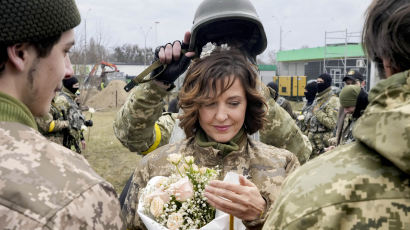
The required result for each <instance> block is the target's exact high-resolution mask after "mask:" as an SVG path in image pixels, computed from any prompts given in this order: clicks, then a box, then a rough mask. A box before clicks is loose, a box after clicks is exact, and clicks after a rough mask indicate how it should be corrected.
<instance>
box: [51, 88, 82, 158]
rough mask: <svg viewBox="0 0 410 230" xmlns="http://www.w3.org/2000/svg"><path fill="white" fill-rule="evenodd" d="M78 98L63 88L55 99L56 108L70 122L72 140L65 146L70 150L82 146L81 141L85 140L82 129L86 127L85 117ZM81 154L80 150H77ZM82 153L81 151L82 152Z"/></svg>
mask: <svg viewBox="0 0 410 230" xmlns="http://www.w3.org/2000/svg"><path fill="white" fill-rule="evenodd" d="M76 98H77V96H76V95H75V94H73V93H71V92H70V91H69V90H68V89H66V88H64V87H63V90H62V91H61V92H60V93H59V94H58V95H57V96H56V97H55V98H54V101H55V106H56V107H57V109H59V110H60V113H63V114H64V116H65V120H68V121H69V133H70V140H68V141H67V142H66V143H65V144H64V146H66V147H67V148H70V149H71V147H72V146H76V148H78V147H79V146H80V141H81V140H83V139H84V136H83V131H82V127H84V122H85V117H84V115H83V114H82V113H81V110H80V108H79V107H78V105H77V103H76ZM77 152H79V149H77ZM80 152H81V150H80Z"/></svg>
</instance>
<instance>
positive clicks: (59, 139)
mask: <svg viewBox="0 0 410 230" xmlns="http://www.w3.org/2000/svg"><path fill="white" fill-rule="evenodd" d="M35 120H36V123H37V126H38V130H39V131H40V133H41V134H43V136H45V137H46V138H47V139H49V140H50V141H53V142H55V143H57V144H60V145H62V144H63V138H64V137H63V130H64V129H68V128H69V126H70V124H69V122H68V120H64V116H63V114H62V110H61V109H58V108H57V106H56V105H55V102H54V99H53V101H52V102H51V106H50V111H49V112H48V113H47V114H46V115H44V116H42V117H35Z"/></svg>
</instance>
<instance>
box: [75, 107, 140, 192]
mask: <svg viewBox="0 0 410 230" xmlns="http://www.w3.org/2000/svg"><path fill="white" fill-rule="evenodd" d="M116 112H117V110H109V111H97V112H95V113H94V114H93V115H92V120H93V122H94V126H93V127H91V128H89V129H88V130H87V131H86V132H85V134H84V136H85V140H86V142H87V147H86V150H85V151H84V152H83V155H84V157H85V158H86V159H87V160H88V162H89V163H90V165H91V167H92V168H93V169H94V170H95V171H96V172H97V173H98V174H100V176H102V177H103V178H105V179H106V180H107V181H108V182H110V183H111V184H112V185H113V186H114V188H115V190H116V191H117V194H118V195H119V194H120V193H121V191H122V188H123V187H124V185H125V183H126V182H127V180H128V178H129V176H130V175H131V173H132V172H133V171H134V169H135V167H136V165H137V162H138V161H139V160H140V159H141V157H140V156H137V155H136V154H135V153H132V152H130V151H129V150H128V149H127V148H125V147H124V146H122V144H121V143H120V142H119V141H118V140H117V138H116V137H115V135H114V130H113V121H114V118H115V115H116ZM84 115H85V116H86V119H90V117H91V114H90V113H88V112H84Z"/></svg>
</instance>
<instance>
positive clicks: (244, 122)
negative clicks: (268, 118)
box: [122, 50, 299, 229]
mask: <svg viewBox="0 0 410 230" xmlns="http://www.w3.org/2000/svg"><path fill="white" fill-rule="evenodd" d="M258 88H259V80H258V78H257V73H256V72H255V70H254V67H253V66H252V64H251V63H250V62H249V61H248V60H247V59H246V57H244V56H243V54H241V53H240V52H238V51H236V50H224V51H218V52H216V53H213V54H211V55H209V56H207V57H204V58H201V59H199V60H197V61H196V62H195V63H194V64H192V65H191V67H190V68H189V69H188V72H187V74H186V77H185V80H184V84H183V86H182V89H181V90H180V93H179V106H180V108H181V109H182V110H183V111H184V114H183V115H182V116H181V117H180V121H181V122H180V126H181V128H182V129H183V130H184V132H185V134H186V139H185V140H183V141H180V142H176V143H174V144H168V145H165V146H163V147H161V148H159V149H156V150H155V151H154V152H152V153H150V154H149V155H147V156H146V157H144V158H143V159H142V160H141V161H140V164H139V165H138V167H137V168H136V170H135V172H134V176H133V178H132V183H131V186H130V188H129V190H128V193H127V197H126V200H125V204H124V206H123V209H122V211H123V214H124V216H125V217H126V219H127V223H128V228H130V229H132V228H143V223H142V221H141V220H140V218H139V216H138V214H137V212H136V210H137V207H138V198H139V195H140V194H139V192H140V191H139V189H140V188H144V187H145V186H146V184H147V182H148V181H149V179H151V178H152V177H154V176H168V175H170V174H171V167H169V164H168V163H167V160H166V159H167V156H168V155H169V154H173V153H180V154H182V155H184V156H194V158H195V161H196V162H195V163H196V164H197V165H198V166H205V167H210V168H214V167H216V166H219V168H220V169H221V173H220V178H219V179H223V178H224V177H225V175H226V173H227V172H229V171H233V172H236V173H238V174H240V175H243V176H240V177H239V184H238V185H234V184H230V183H226V182H222V181H219V180H218V181H212V182H211V183H210V184H209V185H208V187H207V189H206V190H205V196H206V197H207V198H208V202H209V204H211V205H212V206H214V207H215V208H217V209H219V210H221V211H224V212H226V213H228V214H231V215H233V216H235V217H237V218H239V219H241V220H242V221H243V223H244V225H245V226H246V227H248V228H251V229H253V228H261V227H262V225H263V223H264V221H265V218H266V212H267V211H268V210H269V208H270V206H271V204H272V203H273V201H274V200H275V198H276V196H277V195H278V192H279V190H280V186H281V184H282V181H283V180H284V178H285V177H286V176H287V175H288V174H289V173H290V172H292V171H293V170H294V169H295V168H296V167H297V166H299V162H298V160H297V158H296V156H295V155H293V154H292V153H291V152H289V151H287V150H284V149H279V148H276V147H273V146H270V145H266V144H263V143H262V142H258V141H254V140H252V138H251V137H250V136H249V135H251V134H253V133H255V132H257V131H258V130H259V129H261V128H262V127H263V124H264V121H265V119H264V117H265V113H266V110H267V105H266V102H265V100H264V98H263V97H262V96H261V94H260V93H259V91H258Z"/></svg>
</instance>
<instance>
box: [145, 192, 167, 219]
mask: <svg viewBox="0 0 410 230" xmlns="http://www.w3.org/2000/svg"><path fill="white" fill-rule="evenodd" d="M149 211H150V212H151V214H152V215H153V216H155V217H158V216H159V215H161V214H162V212H163V211H164V201H163V200H162V199H161V198H160V197H158V196H157V197H154V198H153V199H152V201H151V205H150V207H149Z"/></svg>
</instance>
